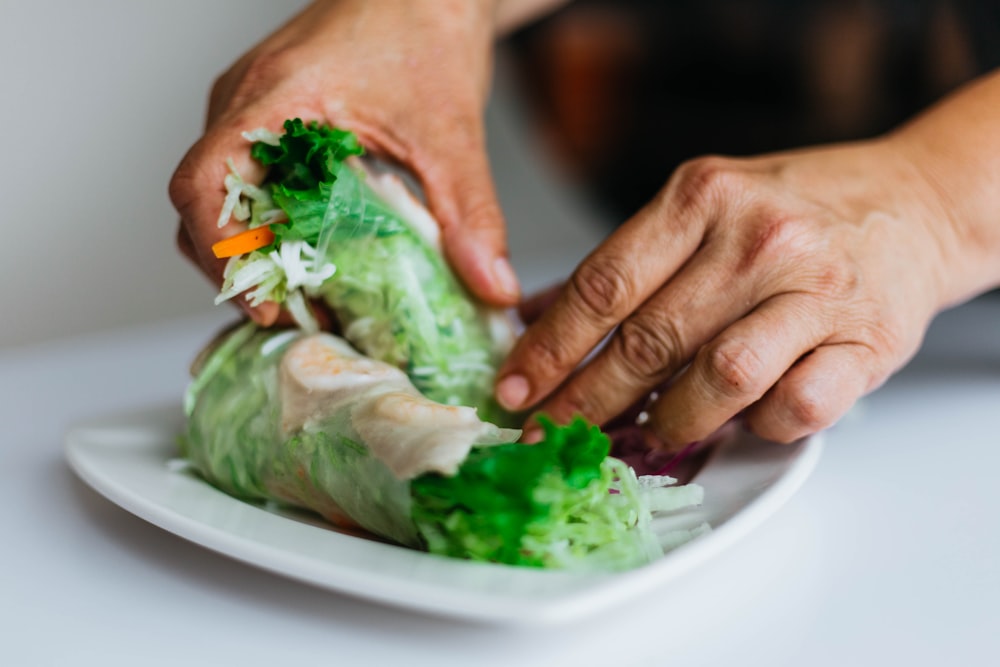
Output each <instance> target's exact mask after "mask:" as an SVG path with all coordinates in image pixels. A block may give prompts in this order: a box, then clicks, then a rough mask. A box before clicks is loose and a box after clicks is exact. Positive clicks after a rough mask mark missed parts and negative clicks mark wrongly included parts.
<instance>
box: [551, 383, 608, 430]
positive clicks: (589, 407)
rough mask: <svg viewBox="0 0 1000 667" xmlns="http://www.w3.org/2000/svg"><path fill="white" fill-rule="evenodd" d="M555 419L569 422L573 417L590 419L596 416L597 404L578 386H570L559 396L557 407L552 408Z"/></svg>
mask: <svg viewBox="0 0 1000 667" xmlns="http://www.w3.org/2000/svg"><path fill="white" fill-rule="evenodd" d="M554 412H556V413H557V419H561V420H562V421H564V422H569V421H570V420H572V419H573V417H576V416H581V417H584V418H586V419H589V420H591V421H593V420H595V419H597V418H598V415H597V405H596V404H595V402H594V401H593V399H592V398H591V397H590V396H588V395H587V394H586V392H585V391H584V390H582V389H580V388H578V387H575V386H570V387H568V388H567V389H566V390H565V391H564V392H563V394H562V395H561V396H560V397H559V407H558V408H557V409H555V410H554Z"/></svg>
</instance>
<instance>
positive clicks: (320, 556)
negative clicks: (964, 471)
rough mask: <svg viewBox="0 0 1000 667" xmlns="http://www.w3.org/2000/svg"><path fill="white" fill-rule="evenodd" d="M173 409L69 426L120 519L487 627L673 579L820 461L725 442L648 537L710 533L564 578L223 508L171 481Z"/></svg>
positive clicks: (187, 482)
mask: <svg viewBox="0 0 1000 667" xmlns="http://www.w3.org/2000/svg"><path fill="white" fill-rule="evenodd" d="M181 426H182V416H181V409H180V406H177V405H170V406H166V407H162V408H156V409H149V410H146V411H142V412H136V413H132V414H128V415H120V416H117V417H112V418H108V419H104V420H100V421H94V422H90V423H88V424H86V425H81V426H78V427H77V428H75V429H73V430H72V431H71V432H70V433H69V434H68V436H67V443H66V455H67V457H68V459H69V462H70V465H71V466H72V467H73V469H74V470H75V471H76V473H77V474H78V475H79V476H80V477H81V478H82V479H83V480H84V481H85V482H87V483H88V484H89V485H90V486H92V487H93V488H94V489H96V490H97V491H98V492H100V493H101V494H103V495H104V496H105V497H107V498H108V499H109V500H111V501H112V502H114V503H116V504H118V505H120V506H121V507H123V508H125V509H126V510H128V511H129V512H132V513H133V514H135V515H137V516H139V517H141V518H143V519H145V520H147V521H149V522H151V523H154V524H156V525H157V526H160V527H161V528H164V529H166V530H168V531H170V532H172V533H175V534H177V535H179V536H181V537H183V538H185V539H188V540H191V541H192V542H195V543H197V544H200V545H202V546H205V547H208V548H209V549H213V550H215V551H218V552H219V553H222V554H225V555H227V556H230V557H232V558H235V559H237V560H240V561H243V562H245V563H249V564H251V565H254V566H257V567H260V568H263V569H265V570H270V571H271V572H275V573H277V574H281V575H284V576H287V577H291V578H293V579H298V580H300V581H304V582H307V583H310V584H314V585H316V586H320V587H323V588H328V589H331V590H335V591H339V592H342V593H347V594H350V595H356V596H359V597H364V598H368V599H371V600H376V601H379V602H383V603H387V604H392V605H396V606H400V607H407V608H411V609H416V610H421V611H427V612H432V613H436V614H443V615H449V616H456V617H461V618H465V619H476V620H483V621H493V622H512V623H530V624H537V623H540V622H564V621H568V620H571V619H573V618H577V617H581V616H584V615H589V614H592V613H594V612H597V611H599V610H602V609H605V608H607V607H609V606H611V605H614V604H617V603H620V602H623V601H625V600H627V599H629V598H631V597H634V596H637V595H640V594H645V593H648V592H649V591H650V590H651V589H652V588H654V587H656V586H659V585H662V584H663V583H665V582H666V581H668V580H670V579H673V578H674V577H677V576H679V575H680V574H682V573H684V572H686V571H688V570H690V569H691V568H693V567H695V566H697V565H698V564H700V563H702V562H704V561H705V560H706V559H708V558H710V557H711V556H713V555H714V554H717V553H719V552H720V551H722V550H723V549H725V548H726V547H728V546H730V545H732V544H733V543H734V542H735V541H736V540H737V539H739V538H740V537H741V536H743V535H745V534H747V533H748V532H749V531H750V530H752V529H753V528H754V527H756V526H758V525H759V524H760V523H761V522H762V521H763V520H764V519H765V518H767V517H768V516H769V515H770V514H772V513H773V512H774V511H775V510H777V509H778V508H779V507H780V506H781V505H783V504H784V503H785V501H787V500H788V499H789V498H790V497H791V496H792V494H794V493H795V491H796V490H797V489H798V488H799V487H800V486H801V485H802V483H803V482H804V481H805V479H806V478H807V477H808V476H809V473H810V472H811V471H812V469H813V468H814V466H815V464H816V461H817V460H818V458H819V454H820V450H821V443H820V439H819V438H818V437H816V436H813V437H812V438H808V439H806V440H803V441H801V442H799V443H797V444H794V445H777V444H774V443H769V442H764V441H761V440H759V439H757V438H754V437H753V436H751V435H749V434H747V433H745V432H735V433H734V434H733V435H732V436H730V437H728V438H726V439H725V440H724V441H723V442H721V443H720V444H719V445H717V446H716V447H717V449H716V451H715V453H714V454H713V455H712V456H711V458H709V460H708V462H707V463H706V464H705V466H704V467H703V468H702V469H701V470H700V471H699V473H698V475H697V478H696V481H697V482H698V483H699V484H701V485H703V486H704V487H705V503H704V505H702V506H701V507H699V508H696V509H692V510H687V511H685V512H683V513H682V514H680V515H679V516H677V517H673V518H671V519H670V520H669V521H667V522H661V524H660V525H658V526H657V528H658V529H662V530H667V529H672V528H677V527H693V526H696V525H698V524H700V523H701V522H703V521H704V522H708V523H709V524H710V525H711V526H712V528H713V530H712V531H711V532H710V533H707V534H705V535H702V536H701V537H699V538H696V539H695V540H694V541H692V542H690V543H688V544H686V545H684V546H682V547H680V548H678V549H675V550H674V551H671V552H669V553H668V554H666V555H665V556H664V557H663V558H661V559H660V560H659V561H657V562H655V563H652V564H650V565H647V566H645V567H642V568H639V569H636V570H632V571H629V572H623V573H612V574H597V575H595V574H570V573H565V572H551V571H541V570H533V569H528V568H517V567H511V566H506V565H493V564H487V563H472V562H466V561H461V560H456V559H450V558H444V557H439V556H434V555H431V554H426V553H422V552H418V551H413V550H410V549H406V548H403V547H398V546H395V545H391V544H385V543H382V542H377V541H375V540H371V539H366V538H363V537H357V536H354V535H349V534H346V533H341V532H338V531H337V530H336V529H334V528H332V527H330V526H328V525H326V524H323V523H322V522H320V521H317V520H313V519H311V518H310V517H308V516H306V515H304V514H303V515H298V514H289V513H279V512H275V511H271V510H268V509H265V508H262V507H259V506H256V505H252V504H249V503H246V502H243V501H240V500H237V499H235V498H232V497H230V496H228V495H226V494H224V493H222V492H220V491H218V490H216V489H215V488H213V487H211V486H209V485H208V484H206V483H205V482H203V481H201V480H200V479H198V478H197V477H195V476H194V475H192V474H190V473H187V472H182V471H178V470H177V468H176V466H172V465H170V461H171V460H172V459H173V458H174V457H175V456H176V445H175V443H176V437H177V434H178V433H180V431H181Z"/></svg>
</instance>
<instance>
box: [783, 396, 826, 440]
mask: <svg viewBox="0 0 1000 667" xmlns="http://www.w3.org/2000/svg"><path fill="white" fill-rule="evenodd" d="M785 410H786V411H787V412H788V417H789V420H790V421H791V425H792V426H793V427H794V428H793V429H792V431H791V432H790V433H789V435H788V437H787V439H788V440H794V439H795V438H797V437H801V434H804V433H814V432H816V431H819V430H821V429H823V428H826V427H827V426H829V425H830V422H831V421H832V419H831V417H832V416H831V415H830V414H829V412H828V409H827V402H826V401H825V400H824V399H823V397H822V396H820V394H819V392H817V391H816V390H815V389H813V388H811V387H810V386H809V385H799V386H797V387H795V388H794V389H792V390H790V391H789V392H788V393H787V395H786V396H785Z"/></svg>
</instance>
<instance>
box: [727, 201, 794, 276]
mask: <svg viewBox="0 0 1000 667" xmlns="http://www.w3.org/2000/svg"><path fill="white" fill-rule="evenodd" d="M755 217H756V221H755V224H751V225H750V226H749V227H748V229H747V231H746V237H745V248H744V250H743V258H742V262H741V263H742V265H743V266H750V265H755V264H764V263H766V264H768V265H773V264H775V263H777V262H782V263H784V262H787V261H788V260H789V259H790V258H801V257H804V256H805V254H806V252H807V250H808V248H809V241H808V238H807V236H808V235H807V233H806V230H805V226H804V225H802V224H801V221H800V220H798V219H797V218H795V217H793V216H790V215H788V214H786V213H784V212H782V211H777V210H765V211H760V212H758V214H757V216H755Z"/></svg>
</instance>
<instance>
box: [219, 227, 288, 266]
mask: <svg viewBox="0 0 1000 667" xmlns="http://www.w3.org/2000/svg"><path fill="white" fill-rule="evenodd" d="M273 240H274V232H272V231H271V230H270V229H268V228H267V227H257V228H256V229H248V230H246V231H245V232H240V233H239V234H236V235H235V236H230V237H229V238H228V239H222V240H221V241H219V242H218V243H215V244H213V245H212V252H214V253H215V256H216V257H218V258H220V259H222V258H223V257H233V256H235V255H242V254H244V253H248V252H253V251H254V250H259V249H260V248H263V247H264V246H266V245H270V243H271V241H273Z"/></svg>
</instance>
